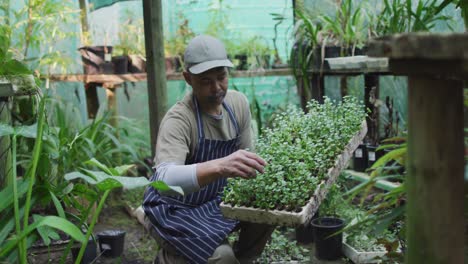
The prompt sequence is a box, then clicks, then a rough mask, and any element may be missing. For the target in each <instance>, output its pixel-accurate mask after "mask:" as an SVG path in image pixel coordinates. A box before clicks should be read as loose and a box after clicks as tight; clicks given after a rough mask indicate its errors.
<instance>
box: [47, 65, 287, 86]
mask: <svg viewBox="0 0 468 264" xmlns="http://www.w3.org/2000/svg"><path fill="white" fill-rule="evenodd" d="M230 75H231V77H232V78H248V77H264V76H291V75H293V73H292V70H291V69H290V68H284V69H272V70H251V71H231V72H230ZM146 77H147V75H146V73H134V74H130V73H129V74H94V75H85V74H52V75H50V76H48V78H49V79H50V81H55V82H58V81H60V82H85V83H89V82H96V83H109V84H121V83H124V82H141V81H146ZM166 78H167V80H184V77H183V76H182V73H181V72H177V73H166Z"/></svg>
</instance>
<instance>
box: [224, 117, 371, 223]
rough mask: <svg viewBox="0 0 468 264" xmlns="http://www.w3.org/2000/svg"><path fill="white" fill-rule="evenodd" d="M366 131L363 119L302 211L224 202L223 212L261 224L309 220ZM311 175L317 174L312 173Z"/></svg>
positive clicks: (231, 216) (226, 215)
mask: <svg viewBox="0 0 468 264" xmlns="http://www.w3.org/2000/svg"><path fill="white" fill-rule="evenodd" d="M366 133H367V125H366V121H363V122H362V124H361V129H360V130H359V131H358V132H357V133H356V134H355V135H354V136H353V137H352V138H351V139H350V141H349V143H348V144H347V145H346V147H345V148H344V150H343V152H342V153H341V154H340V155H338V156H337V157H336V160H335V164H334V166H333V167H332V168H330V169H329V170H328V172H327V175H326V176H325V177H324V180H322V182H320V184H319V185H318V186H317V189H316V190H315V192H314V195H313V196H312V197H311V198H310V200H309V202H308V203H307V204H306V205H305V206H303V207H302V210H301V211H300V212H298V213H296V212H289V211H281V210H266V209H259V208H253V207H245V206H232V205H230V204H225V203H224V202H222V203H221V205H220V208H221V212H222V213H223V215H224V216H225V217H227V218H232V219H237V220H241V221H247V222H253V223H261V224H270V225H282V226H292V227H294V226H298V225H301V224H304V223H306V222H309V221H310V219H311V218H312V216H314V214H315V212H316V211H317V209H318V208H319V206H320V203H321V202H322V201H323V199H324V198H325V197H326V195H327V193H328V189H329V188H330V186H331V185H332V184H333V183H334V182H335V181H336V179H337V178H338V175H339V174H340V172H341V171H342V170H344V169H345V168H346V166H347V164H348V162H349V160H350V159H351V157H352V156H353V152H354V150H355V149H356V148H357V147H358V146H359V144H360V143H361V142H362V140H363V139H364V137H365V135H366ZM311 177H315V176H313V175H312V176H311Z"/></svg>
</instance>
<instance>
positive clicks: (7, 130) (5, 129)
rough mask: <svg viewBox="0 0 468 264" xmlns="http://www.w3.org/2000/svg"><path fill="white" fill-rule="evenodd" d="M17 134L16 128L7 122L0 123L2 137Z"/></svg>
mask: <svg viewBox="0 0 468 264" xmlns="http://www.w3.org/2000/svg"><path fill="white" fill-rule="evenodd" d="M13 134H15V129H14V128H13V127H12V126H10V125H7V124H4V123H0V137H3V136H9V135H13Z"/></svg>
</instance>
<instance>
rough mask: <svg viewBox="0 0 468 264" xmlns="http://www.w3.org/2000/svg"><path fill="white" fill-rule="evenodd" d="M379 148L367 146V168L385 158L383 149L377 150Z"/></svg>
mask: <svg viewBox="0 0 468 264" xmlns="http://www.w3.org/2000/svg"><path fill="white" fill-rule="evenodd" d="M378 147H379V146H378V145H377V146H374V145H367V146H366V148H367V167H368V168H370V167H372V165H374V163H375V161H377V160H378V159H379V158H380V157H382V156H383V154H384V152H383V150H382V149H379V150H377V148H378Z"/></svg>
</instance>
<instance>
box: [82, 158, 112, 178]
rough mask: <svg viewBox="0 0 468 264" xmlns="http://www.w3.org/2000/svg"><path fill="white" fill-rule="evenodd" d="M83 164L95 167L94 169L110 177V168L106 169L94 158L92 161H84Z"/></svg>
mask: <svg viewBox="0 0 468 264" xmlns="http://www.w3.org/2000/svg"><path fill="white" fill-rule="evenodd" d="M85 164H89V165H93V166H96V167H98V168H99V169H101V170H103V171H104V172H106V173H107V174H110V175H112V171H111V170H110V168H109V167H107V166H106V165H104V164H102V163H101V162H100V161H99V160H97V159H95V158H92V159H90V160H88V161H86V162H85Z"/></svg>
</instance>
